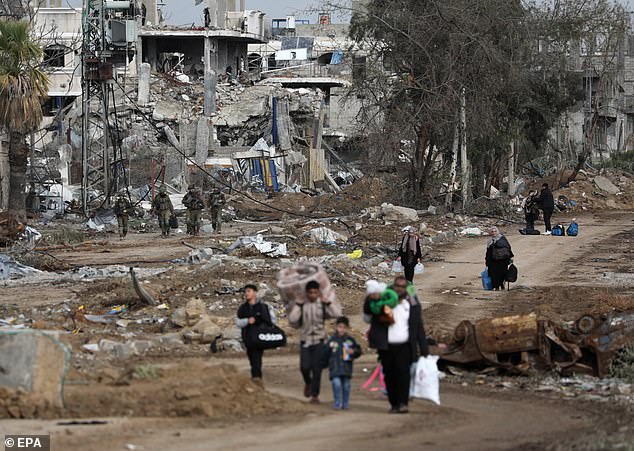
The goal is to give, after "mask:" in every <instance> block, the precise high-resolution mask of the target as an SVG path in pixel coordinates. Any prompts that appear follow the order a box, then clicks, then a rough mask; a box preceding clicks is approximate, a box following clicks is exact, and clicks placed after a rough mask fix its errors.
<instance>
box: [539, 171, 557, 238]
mask: <svg viewBox="0 0 634 451" xmlns="http://www.w3.org/2000/svg"><path fill="white" fill-rule="evenodd" d="M539 206H540V208H541V209H542V210H543V212H544V224H545V225H546V235H550V234H551V232H552V225H551V223H550V219H551V218H552V217H553V212H554V211H555V197H554V196H553V193H552V191H550V187H549V186H548V183H544V184H543V185H542V191H541V193H540V194H539Z"/></svg>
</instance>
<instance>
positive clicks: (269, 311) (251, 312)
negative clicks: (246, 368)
mask: <svg viewBox="0 0 634 451" xmlns="http://www.w3.org/2000/svg"><path fill="white" fill-rule="evenodd" d="M244 299H245V302H244V304H242V305H241V306H240V308H239V309H238V316H237V318H236V325H237V326H238V327H239V328H240V329H241V331H242V342H243V343H244V344H245V346H246V344H247V333H248V332H249V329H250V328H252V327H257V326H258V325H260V324H262V323H264V324H275V323H276V322H277V318H276V317H275V310H274V309H273V308H272V307H271V306H269V305H267V304H265V303H264V302H262V301H261V300H260V299H259V298H258V287H257V285H255V284H247V285H246V286H245V287H244ZM263 355H264V350H263V349H251V348H249V347H247V357H248V358H249V364H250V365H251V378H253V380H254V381H256V382H259V381H261V380H262V356H263Z"/></svg>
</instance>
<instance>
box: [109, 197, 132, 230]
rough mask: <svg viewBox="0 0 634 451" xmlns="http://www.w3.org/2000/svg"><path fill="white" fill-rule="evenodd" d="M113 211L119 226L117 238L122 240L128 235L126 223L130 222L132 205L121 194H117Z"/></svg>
mask: <svg viewBox="0 0 634 451" xmlns="http://www.w3.org/2000/svg"><path fill="white" fill-rule="evenodd" d="M113 210H114V214H115V215H116V216H117V223H118V224H119V238H121V239H123V238H125V237H126V236H127V235H128V221H129V220H130V213H131V212H132V205H131V204H130V201H129V200H128V199H126V197H125V196H124V195H123V194H119V195H118V196H117V201H116V202H115V204H114V207H113Z"/></svg>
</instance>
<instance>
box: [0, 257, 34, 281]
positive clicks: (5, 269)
mask: <svg viewBox="0 0 634 451" xmlns="http://www.w3.org/2000/svg"><path fill="white" fill-rule="evenodd" d="M38 274H42V271H39V270H37V269H35V268H31V267H30V266H25V265H22V264H20V263H18V262H16V261H15V260H14V259H13V258H11V257H9V256H8V255H6V254H0V280H8V279H21V278H23V277H29V276H33V275H38Z"/></svg>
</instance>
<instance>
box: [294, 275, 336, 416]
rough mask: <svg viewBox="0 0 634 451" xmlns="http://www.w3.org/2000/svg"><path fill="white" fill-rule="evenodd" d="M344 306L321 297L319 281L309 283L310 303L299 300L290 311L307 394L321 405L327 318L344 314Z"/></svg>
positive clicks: (305, 394) (315, 402)
mask: <svg viewBox="0 0 634 451" xmlns="http://www.w3.org/2000/svg"><path fill="white" fill-rule="evenodd" d="M341 314H342V312H341V307H340V306H339V305H334V304H332V303H330V302H325V301H323V300H322V299H321V293H320V287H319V283H318V282H315V281H311V282H308V284H306V302H304V300H298V301H297V302H296V303H295V305H294V306H293V307H292V308H291V311H290V312H289V314H288V322H289V324H290V325H291V327H293V328H295V329H299V335H300V343H301V349H300V354H299V366H300V371H301V373H302V377H303V378H304V383H305V384H306V385H305V386H304V396H305V397H307V398H310V402H311V403H313V404H319V392H320V391H321V372H322V355H323V350H324V343H325V341H326V339H327V333H326V327H325V321H326V320H327V319H335V318H338V317H339V316H341Z"/></svg>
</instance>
